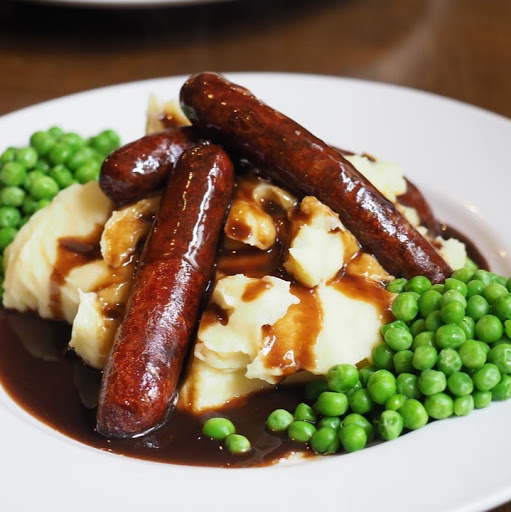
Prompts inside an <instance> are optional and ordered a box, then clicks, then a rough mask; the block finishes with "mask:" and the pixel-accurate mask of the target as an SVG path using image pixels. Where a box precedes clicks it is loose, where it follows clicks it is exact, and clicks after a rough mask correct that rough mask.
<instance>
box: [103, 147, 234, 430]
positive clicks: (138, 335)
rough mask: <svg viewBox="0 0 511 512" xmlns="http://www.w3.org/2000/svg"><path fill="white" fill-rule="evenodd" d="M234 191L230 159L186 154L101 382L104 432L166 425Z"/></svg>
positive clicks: (205, 151)
mask: <svg viewBox="0 0 511 512" xmlns="http://www.w3.org/2000/svg"><path fill="white" fill-rule="evenodd" d="M233 187H234V170H233V166H232V163H231V161H230V159H229V157H228V156H227V154H226V153H225V152H224V151H223V150H222V149H221V148H219V147H217V146H214V145H200V146H196V147H194V148H191V149H188V150H186V151H185V152H184V153H183V154H182V155H181V157H180V158H179V160H178V162H177V164H176V167H175V170H174V172H173V174H172V175H171V176H170V177H169V179H168V181H167V184H166V186H165V189H164V192H163V196H162V199H161V202H160V208H159V211H158V213H157V215H156V219H155V222H154V225H153V229H152V231H151V234H150V235H149V237H148V239H147V242H146V245H145V246H144V249H143V252H142V255H141V259H140V262H139V266H138V269H137V273H136V276H135V281H134V284H133V288H132V291H131V294H130V298H129V300H128V304H127V307H126V314H125V317H124V319H123V321H122V323H121V325H120V327H119V329H118V331H117V334H116V338H115V341H114V346H113V348H112V353H111V355H110V357H109V359H108V362H107V364H106V367H105V370H104V372H103V377H102V381H101V389H100V396H99V406H98V412H97V429H98V431H99V432H100V433H102V434H103V435H106V436H109V437H121V438H122V437H132V436H136V435H139V434H143V433H145V432H148V431H149V430H151V429H153V428H155V427H157V426H159V425H160V424H161V423H162V422H163V421H164V420H165V416H166V413H167V411H168V410H169V407H170V405H171V403H172V399H173V396H174V394H175V390H176V386H177V381H178V378H179V375H180V372H181V367H182V364H183V360H184V357H185V355H186V352H187V345H188V343H189V340H190V338H191V335H192V334H193V332H194V329H195V326H196V323H197V320H198V314H199V308H200V306H201V302H202V298H203V296H204V294H205V291H206V289H207V287H208V283H209V281H210V279H211V275H212V271H213V269H214V263H215V258H216V253H217V246H218V241H219V237H220V233H221V231H222V226H223V221H224V218H225V215H226V212H227V210H228V207H229V202H230V200H231V196H232V192H233Z"/></svg>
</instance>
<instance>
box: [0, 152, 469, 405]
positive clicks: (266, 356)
mask: <svg viewBox="0 0 511 512" xmlns="http://www.w3.org/2000/svg"><path fill="white" fill-rule="evenodd" d="M349 159H350V160H351V161H352V163H353V164H354V165H355V166H356V167H357V168H359V170H360V171H361V172H362V173H363V174H365V175H366V176H367V177H368V178H369V179H370V180H372V181H373V182H374V183H375V185H376V186H377V187H378V188H380V190H381V191H382V192H383V193H384V194H385V195H386V197H388V198H389V199H390V200H393V201H395V200H396V197H397V196H399V195H400V194H402V193H403V192H404V191H405V190H406V182H405V180H404V178H403V175H402V172H401V170H400V168H399V167H398V166H396V165H395V164H389V163H382V162H374V161H372V160H371V159H369V158H367V157H362V156H353V157H349ZM157 207H158V198H150V199H143V200H141V201H139V202H137V203H135V204H133V205H128V206H126V207H124V208H122V209H120V210H117V211H112V204H111V203H110V201H109V200H108V199H107V198H106V197H105V196H104V195H103V193H102V192H101V190H100V189H99V186H98V184H97V183H89V184H87V185H74V186H72V187H69V188H68V189H66V190H64V191H62V192H61V193H60V194H59V195H58V196H57V197H56V198H55V199H54V201H53V202H52V203H51V205H49V206H48V207H47V208H45V209H43V210H41V211H40V212H38V213H37V214H35V215H34V216H33V217H32V218H31V219H30V221H29V222H28V223H27V224H26V225H25V226H24V227H23V228H22V229H21V230H20V232H19V234H18V236H17V237H16V239H15V241H14V242H13V243H12V244H11V245H10V246H9V247H8V249H7V250H6V252H5V262H6V278H5V293H4V305H5V306H6V307H9V308H14V309H17V310H19V311H28V310H33V311H37V312H38V313H39V314H40V315H41V316H42V317H44V318H58V319H64V320H66V321H67V322H69V323H72V324H73V328H72V337H71V340H70V343H69V345H70V347H71V348H72V349H74V350H75V351H76V353H77V354H78V355H79V356H80V357H82V358H83V359H84V361H85V362H87V363H88V364H89V365H91V366H94V367H96V368H102V367H103V366H104V365H105V362H106V360H107V358H108V354H109V352H110V349H111V346H112V343H113V340H114V337H115V333H116V330H117V327H118V325H119V323H120V321H121V319H122V316H123V314H124V307H125V304H126V302H127V299H128V296H129V291H130V288H131V283H132V277H133V274H134V271H135V267H136V262H137V259H138V257H139V251H140V247H141V245H142V242H143V241H144V239H145V238H146V237H147V234H148V232H149V230H150V226H151V223H152V218H153V216H154V214H155V212H156V210H157ZM406 214H407V217H409V218H411V219H414V220H413V222H414V223H415V224H416V225H418V224H419V219H418V216H417V212H415V211H413V209H407V212H406ZM419 227H420V226H419ZM224 233H225V240H224V245H223V248H222V252H221V255H220V258H219V261H218V266H217V270H216V274H215V276H214V281H213V286H212V293H211V296H210V299H209V302H208V304H207V306H206V309H205V311H204V314H203V316H202V319H201V321H200V325H199V329H198V335H197V340H196V343H195V346H194V350H193V354H192V357H191V358H190V364H189V367H188V369H187V373H186V376H185V379H184V383H183V385H182V388H181V392H180V397H179V402H178V407H181V408H186V409H191V410H193V411H200V410H204V409H208V408H215V407H218V406H221V405H223V404H224V403H226V402H227V401H229V400H231V399H232V398H234V397H238V396H243V395H245V394H247V393H250V392H253V391H255V390H259V389H263V388H266V387H270V386H273V385H275V384H276V383H279V382H281V381H282V380H286V381H289V380H293V379H297V378H298V379H302V378H305V379H308V378H311V377H312V376H313V375H322V374H325V373H326V372H327V371H328V369H329V368H330V367H331V366H332V365H334V364H337V363H341V362H344V363H352V364H356V363H358V362H360V361H362V360H364V359H366V358H368V357H369V356H370V353H371V350H372V348H373V346H374V345H375V344H376V343H378V342H379V341H380V334H379V332H380V327H381V325H382V324H383V323H384V322H385V321H387V320H388V318H389V310H390V305H391V302H392V299H393V294H391V293H389V292H387V291H386V290H385V282H386V281H388V280H389V279H390V278H391V276H389V275H388V274H387V273H386V272H385V271H384V270H383V268H382V267H381V266H380V265H379V263H378V262H377V261H376V259H375V258H374V257H373V256H372V255H370V254H367V253H364V252H363V251H362V250H361V248H360V246H359V245H358V243H357V240H356V239H355V238H354V237H353V235H352V234H351V233H350V232H349V231H347V230H346V228H345V227H344V225H343V224H342V222H341V221H340V220H339V217H338V216H337V214H335V213H334V212H332V211H331V210H330V209H329V208H328V207H327V206H325V205H324V204H322V203H321V202H320V201H318V200H317V199H316V198H315V197H311V196H309V197H305V198H303V199H302V200H301V201H298V200H297V198H296V197H294V196H293V195H292V194H290V193H288V192H287V191H286V190H284V189H282V188H279V187H276V186H275V185H272V184H271V183H269V182H267V181H265V180H263V179H261V178H260V177H258V176H257V174H250V173H249V174H248V175H244V176H243V177H241V178H239V179H238V181H237V187H236V191H235V197H234V198H233V203H232V208H231V210H230V213H229V215H228V217H227V220H226V224H225V228H224ZM436 243H437V245H438V246H439V247H440V251H441V252H442V254H443V255H444V256H445V257H446V259H447V260H448V261H449V262H450V263H451V265H452V266H453V267H454V268H459V266H462V265H463V264H464V262H465V258H466V253H465V248H464V246H463V244H461V243H460V242H458V241H455V240H452V241H447V242H446V241H444V240H441V239H440V240H437V241H436ZM453 263H454V265H453Z"/></svg>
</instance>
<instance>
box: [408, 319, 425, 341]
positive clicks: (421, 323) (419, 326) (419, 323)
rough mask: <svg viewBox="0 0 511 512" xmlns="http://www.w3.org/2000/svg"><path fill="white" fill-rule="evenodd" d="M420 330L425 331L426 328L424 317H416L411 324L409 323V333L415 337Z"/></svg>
mask: <svg viewBox="0 0 511 512" xmlns="http://www.w3.org/2000/svg"><path fill="white" fill-rule="evenodd" d="M421 332H427V330H426V319H425V318H418V319H417V320H415V322H413V324H412V325H410V334H411V335H412V336H413V337H414V338H415V336H417V335H418V334H420V333H421Z"/></svg>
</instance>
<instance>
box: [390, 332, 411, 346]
mask: <svg viewBox="0 0 511 512" xmlns="http://www.w3.org/2000/svg"><path fill="white" fill-rule="evenodd" d="M385 342H386V343H387V345H388V346H389V347H390V348H391V349H392V350H406V349H408V348H410V347H411V346H412V342H413V336H412V335H411V333H410V331H405V330H404V329H389V330H388V331H387V332H386V333H385Z"/></svg>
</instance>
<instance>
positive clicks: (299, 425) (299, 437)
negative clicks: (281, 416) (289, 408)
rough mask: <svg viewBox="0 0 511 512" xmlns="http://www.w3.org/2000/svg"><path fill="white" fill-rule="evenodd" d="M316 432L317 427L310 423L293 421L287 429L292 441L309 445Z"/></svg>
mask: <svg viewBox="0 0 511 512" xmlns="http://www.w3.org/2000/svg"><path fill="white" fill-rule="evenodd" d="M314 432H316V427H315V426H314V425H313V424H312V423H309V422H308V421H301V420H300V421H293V423H291V425H289V427H288V429H287V435H288V437H289V439H291V440H292V441H297V442H299V443H308V442H309V441H310V439H311V437H312V436H313V435H314Z"/></svg>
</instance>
